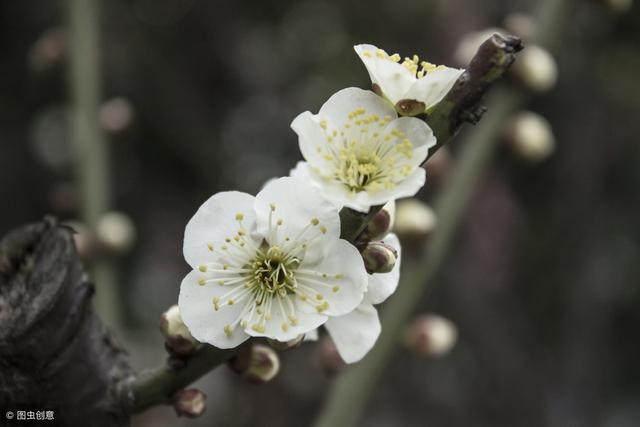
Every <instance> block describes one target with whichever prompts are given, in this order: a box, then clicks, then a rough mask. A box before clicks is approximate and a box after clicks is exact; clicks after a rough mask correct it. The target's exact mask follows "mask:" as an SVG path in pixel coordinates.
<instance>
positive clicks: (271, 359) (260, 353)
mask: <svg viewBox="0 0 640 427" xmlns="http://www.w3.org/2000/svg"><path fill="white" fill-rule="evenodd" d="M229 367H230V368H231V369H232V370H233V371H234V372H235V373H236V374H238V375H240V376H241V377H242V378H244V379H245V380H247V381H248V382H250V383H253V384H264V383H266V382H269V381H271V380H272V379H273V378H274V377H275V376H276V375H277V374H278V372H279V371H280V359H279V358H278V354H277V353H276V352H275V350H274V349H272V348H271V347H268V346H266V345H261V344H253V345H248V346H245V347H243V348H241V349H240V351H239V352H238V355H237V356H236V357H234V358H233V359H231V361H229Z"/></svg>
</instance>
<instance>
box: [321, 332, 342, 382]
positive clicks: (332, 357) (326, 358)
mask: <svg viewBox="0 0 640 427" xmlns="http://www.w3.org/2000/svg"><path fill="white" fill-rule="evenodd" d="M318 356H319V359H320V368H321V369H322V372H324V374H325V375H326V376H327V377H328V378H333V377H335V376H336V375H338V374H339V373H340V372H341V371H342V370H343V369H344V367H345V366H347V364H346V363H345V361H344V360H342V357H341V356H340V353H338V348H337V347H336V345H335V343H334V342H333V340H332V339H331V338H329V337H322V339H321V340H320V342H319V343H318Z"/></svg>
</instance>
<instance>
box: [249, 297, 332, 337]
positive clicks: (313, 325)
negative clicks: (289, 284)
mask: <svg viewBox="0 0 640 427" xmlns="http://www.w3.org/2000/svg"><path fill="white" fill-rule="evenodd" d="M285 298H288V299H290V302H289V303H287V302H286V301H280V302H279V301H278V299H277V298H274V299H273V301H272V302H271V304H272V306H271V311H270V314H271V319H270V320H265V321H264V326H265V329H264V330H263V331H256V330H254V329H252V327H251V326H252V325H251V324H248V325H247V328H246V329H245V331H246V332H247V334H249V335H251V336H253V337H267V338H271V339H275V340H278V341H283V342H284V341H289V340H292V339H294V338H296V337H297V336H298V335H301V334H306V333H307V332H309V331H313V330H316V329H317V328H318V327H319V326H321V325H322V324H324V323H325V322H326V321H327V316H325V315H324V314H319V313H305V312H301V311H299V310H298V311H296V313H295V322H291V320H290V319H289V318H288V317H287V313H288V311H287V307H288V306H290V304H291V305H292V304H293V301H291V300H292V299H293V298H292V297H290V296H286V297H285ZM281 303H282V307H280V304H281ZM283 314H284V316H283Z"/></svg>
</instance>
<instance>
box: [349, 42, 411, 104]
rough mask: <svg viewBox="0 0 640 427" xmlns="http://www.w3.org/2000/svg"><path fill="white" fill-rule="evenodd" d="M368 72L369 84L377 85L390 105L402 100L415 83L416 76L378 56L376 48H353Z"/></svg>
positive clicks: (385, 56)
mask: <svg viewBox="0 0 640 427" xmlns="http://www.w3.org/2000/svg"><path fill="white" fill-rule="evenodd" d="M353 49H354V50H355V51H356V53H357V54H358V56H359V57H360V59H361V60H362V62H363V63H364V66H365V67H366V68H367V71H368V72H369V77H370V78H371V82H372V83H375V84H377V85H378V86H379V87H380V89H381V90H382V92H383V94H384V96H386V97H387V98H388V99H389V100H390V101H391V103H392V104H394V105H395V103H396V102H398V101H399V100H401V99H402V95H404V94H405V93H406V92H407V90H409V88H410V87H411V85H412V84H413V83H414V82H415V81H416V76H415V75H414V74H413V73H411V71H409V70H408V69H407V68H405V67H404V66H402V65H401V64H398V63H397V62H394V61H392V60H391V59H389V58H388V56H387V55H382V57H380V56H378V52H379V51H380V49H378V48H377V47H376V46H373V45H370V44H359V45H356V46H354V47H353Z"/></svg>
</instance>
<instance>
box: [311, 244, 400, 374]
mask: <svg viewBox="0 0 640 427" xmlns="http://www.w3.org/2000/svg"><path fill="white" fill-rule="evenodd" d="M384 242H385V243H387V244H388V245H390V246H392V247H393V248H394V249H396V250H397V251H398V259H397V261H396V264H395V266H394V267H393V270H391V271H390V272H389V273H376V274H371V275H369V281H368V286H367V293H366V294H365V296H364V300H363V301H362V303H361V304H360V305H359V306H358V307H357V308H356V309H355V310H353V311H352V312H350V313H347V314H345V315H342V316H337V317H332V318H331V319H329V320H328V321H327V323H325V324H324V326H325V328H326V329H327V331H328V332H329V335H331V339H332V340H333V342H334V343H335V345H336V348H337V349H338V353H340V356H341V357H342V359H343V360H344V361H345V362H347V363H354V362H358V361H359V360H360V359H362V358H363V357H364V356H365V355H366V354H367V353H368V352H369V350H371V349H372V348H373V345H374V344H375V343H376V341H377V340H378V336H379V335H380V329H381V328H380V320H379V319H378V311H377V310H376V308H375V307H374V305H375V304H380V303H382V302H383V301H385V300H386V299H387V298H389V296H390V295H391V294H393V293H394V292H395V290H396V288H397V287H398V281H399V280H400V241H399V240H398V237H397V236H396V235H395V234H389V235H387V236H386V237H385V239H384ZM307 335H308V337H307V339H308V340H314V339H317V331H312V332H310V333H309V334H307Z"/></svg>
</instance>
